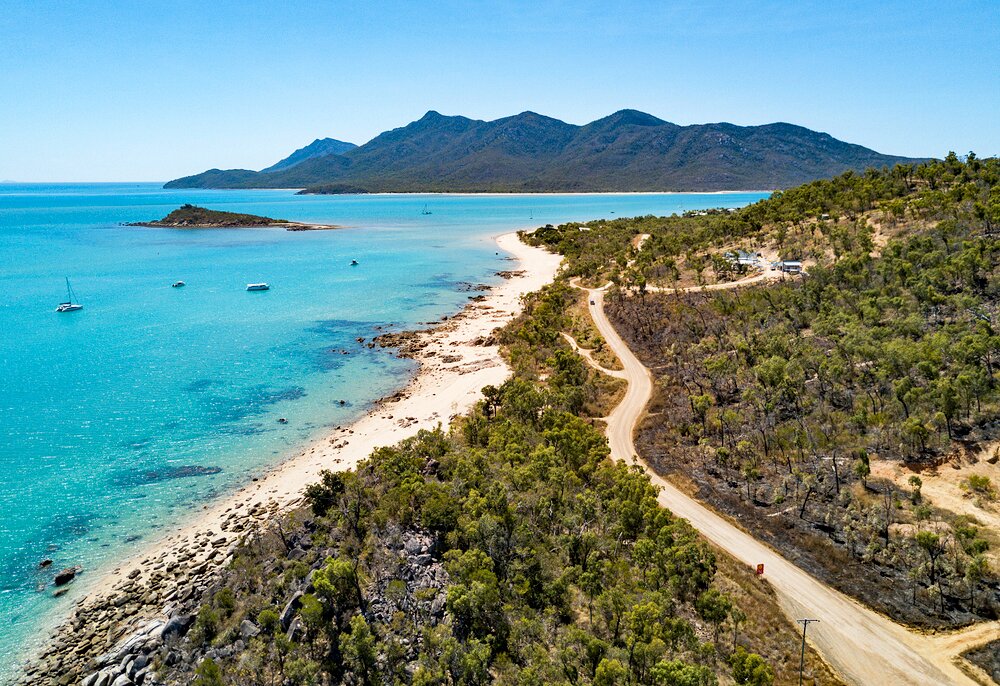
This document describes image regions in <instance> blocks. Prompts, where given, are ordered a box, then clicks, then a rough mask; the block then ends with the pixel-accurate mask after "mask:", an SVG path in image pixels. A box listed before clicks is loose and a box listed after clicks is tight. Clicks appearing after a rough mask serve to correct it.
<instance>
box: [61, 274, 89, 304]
mask: <svg viewBox="0 0 1000 686" xmlns="http://www.w3.org/2000/svg"><path fill="white" fill-rule="evenodd" d="M73 300H74V296H73V287H72V286H70V285H69V277H68V276H67V277H66V302H64V303H59V307H57V308H56V312H76V311H77V310H82V309H83V305H80V304H79V303H75V302H73Z"/></svg>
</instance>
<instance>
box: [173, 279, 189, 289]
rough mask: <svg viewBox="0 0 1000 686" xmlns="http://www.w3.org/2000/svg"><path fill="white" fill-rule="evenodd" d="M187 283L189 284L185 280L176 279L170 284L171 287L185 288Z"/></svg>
mask: <svg viewBox="0 0 1000 686" xmlns="http://www.w3.org/2000/svg"><path fill="white" fill-rule="evenodd" d="M186 285H187V284H185V283H184V282H183V281H174V282H173V283H172V284H170V287H171V288H183V287H184V286H186Z"/></svg>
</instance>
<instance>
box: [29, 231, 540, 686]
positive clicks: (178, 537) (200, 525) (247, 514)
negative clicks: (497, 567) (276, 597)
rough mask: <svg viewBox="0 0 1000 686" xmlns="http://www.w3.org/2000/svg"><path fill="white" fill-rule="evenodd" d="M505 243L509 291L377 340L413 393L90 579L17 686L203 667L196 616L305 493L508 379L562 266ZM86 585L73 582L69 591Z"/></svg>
mask: <svg viewBox="0 0 1000 686" xmlns="http://www.w3.org/2000/svg"><path fill="white" fill-rule="evenodd" d="M498 243H500V245H501V247H503V248H505V249H507V250H509V251H510V252H513V253H515V255H517V257H518V259H520V260H521V262H522V265H521V266H523V267H525V268H524V269H522V270H520V271H518V272H507V273H504V274H501V276H502V277H503V278H504V279H506V282H505V283H501V284H499V285H498V286H495V287H493V288H492V290H490V291H489V293H488V295H476V296H472V297H470V302H469V304H468V305H467V306H466V307H465V308H464V309H463V310H462V311H461V312H460V313H458V314H457V315H455V316H453V317H450V318H448V317H446V318H443V319H444V320H443V321H442V322H440V323H438V324H437V325H435V326H434V327H432V328H429V329H426V330H422V331H417V332H402V333H387V334H383V335H382V336H379V337H377V338H376V339H375V340H374V341H372V344H373V345H376V344H377V345H381V346H383V347H388V346H392V347H395V348H397V350H398V354H400V355H403V356H407V357H412V358H414V359H416V360H418V361H419V364H420V370H419V372H418V374H417V375H416V376H415V377H414V379H413V380H412V381H411V383H410V384H409V385H407V387H406V388H404V389H403V390H401V391H398V392H396V393H394V394H392V395H390V396H388V397H386V398H382V399H381V400H380V401H378V402H377V403H376V404H375V406H374V407H372V408H371V410H370V411H369V412H368V413H367V415H365V417H363V418H362V419H360V420H358V421H357V422H356V423H354V424H353V425H351V426H348V427H337V429H336V430H335V431H334V432H332V433H331V434H330V435H329V436H327V437H326V438H323V439H321V440H318V441H316V442H315V443H313V444H312V445H311V446H307V447H306V448H305V449H304V450H303V451H302V452H301V453H300V454H299V455H298V456H297V457H293V458H291V459H289V460H288V461H287V462H285V463H283V464H281V465H279V466H278V467H276V468H275V469H274V470H273V471H272V472H270V473H268V474H267V475H265V476H263V477H261V478H259V479H257V478H255V479H253V483H250V484H248V485H247V486H246V487H244V488H243V489H241V490H240V491H238V492H237V493H235V494H233V495H232V496H230V497H227V498H224V499H222V500H221V501H218V502H216V503H213V504H210V505H206V506H205V507H204V509H205V510H206V511H205V512H204V514H202V515H201V516H199V517H196V518H195V520H194V522H193V523H192V524H191V525H189V526H187V527H184V528H182V529H181V530H180V531H178V532H177V533H175V534H173V535H172V536H169V537H168V538H166V539H164V540H163V541H162V542H160V543H159V544H155V545H153V546H151V548H149V549H147V551H146V554H145V555H140V556H136V557H135V558H133V559H132V560H129V561H127V562H125V563H123V564H122V565H121V566H120V567H118V568H117V569H115V570H113V571H112V572H110V573H109V574H106V575H103V576H101V577H99V578H98V582H97V583H96V584H94V585H93V587H91V586H90V584H87V583H86V582H85V585H86V587H87V593H88V594H87V595H85V596H83V597H81V598H80V599H78V600H77V601H76V603H75V605H74V606H73V609H72V611H71V612H70V613H69V616H68V618H67V619H66V620H65V621H64V622H63V623H62V624H60V625H59V626H58V627H57V628H56V629H55V630H54V631H53V633H52V634H51V635H50V636H49V638H48V640H47V641H45V643H44V645H43V647H42V648H41V649H40V650H38V651H37V653H36V656H35V657H34V659H32V660H31V662H29V663H28V664H27V665H26V666H25V667H24V675H23V676H22V677H21V678H20V679H19V680H18V681H17V682H16V683H18V684H21V685H25V686H26V685H27V684H32V685H35V684H58V685H59V686H65V685H67V684H75V683H83V684H86V686H129V685H130V684H136V685H140V684H158V683H162V682H160V681H157V678H158V677H157V676H156V674H154V673H153V672H152V670H151V666H152V665H167V663H168V661H173V662H175V663H177V664H186V663H185V661H186V660H200V659H202V658H204V657H205V655H204V654H201V653H198V651H196V650H187V652H185V650H186V649H185V644H184V640H185V639H184V633H185V632H186V631H187V630H188V628H189V625H190V623H191V622H192V621H193V620H192V617H193V615H194V613H195V612H196V611H197V608H198V607H199V606H200V605H201V604H202V603H203V602H204V599H205V598H208V597H211V595H212V593H213V592H214V590H215V589H217V588H218V587H219V583H220V580H221V579H222V578H223V575H224V574H225V573H226V569H227V566H228V564H229V562H231V561H232V559H233V555H234V553H235V552H236V551H237V550H239V549H240V547H241V546H245V545H247V544H248V542H250V541H253V540H255V539H256V538H257V537H259V536H261V535H262V534H264V533H266V532H267V531H268V530H269V528H270V527H271V525H272V524H273V523H274V522H276V521H278V520H279V518H280V517H281V516H283V515H284V514H286V513H288V512H292V511H295V510H301V508H302V502H303V500H302V491H303V489H304V487H305V486H306V485H308V484H310V483H314V482H315V481H316V480H317V479H318V475H319V473H320V471H322V470H324V469H331V470H343V469H350V468H353V467H354V465H356V464H357V463H358V462H359V461H360V460H362V459H365V458H366V457H367V456H368V454H369V453H370V452H371V451H372V450H373V449H375V448H376V447H379V446H382V445H392V444H394V443H396V442H397V441H399V440H402V439H403V438H406V437H408V436H410V435H412V434H413V433H414V432H415V431H417V430H418V429H421V428H428V429H430V428H433V427H435V426H439V425H441V424H446V423H447V422H449V421H450V419H451V418H452V417H454V416H456V415H459V414H461V413H462V412H464V411H466V410H467V409H468V408H469V407H471V405H472V404H473V403H474V402H476V401H477V400H478V399H479V398H480V397H481V396H480V389H481V388H482V387H483V386H485V385H488V384H496V383H501V382H502V380H503V379H504V378H506V376H507V374H508V370H507V368H506V366H505V365H504V363H503V362H502V360H501V359H500V357H499V350H498V348H497V347H496V346H495V341H494V340H493V337H492V334H491V332H492V331H493V330H494V329H495V328H496V327H498V326H501V325H502V324H504V323H505V322H506V321H509V319H510V317H512V316H514V315H515V314H516V313H517V312H518V311H520V307H521V305H520V298H521V295H522V294H523V293H526V292H530V291H533V290H536V289H537V288H540V287H541V286H542V285H544V284H545V283H548V282H549V281H550V280H551V278H552V276H553V275H554V273H555V271H556V269H557V268H558V264H559V258H558V256H553V255H551V254H550V253H547V252H545V251H543V250H540V249H537V248H532V247H529V246H525V245H524V244H523V243H520V241H518V240H517V238H516V236H514V235H513V234H508V235H506V236H502V237H500V239H498ZM470 290H476V291H482V290H483V287H480V286H475V287H472V288H471V289H470ZM419 535H420V534H419V532H409V533H408V534H407V536H409V537H411V538H412V537H413V536H419ZM404 543H405V541H404ZM411 547H412V546H411ZM301 549H302V550H304V551H305V555H304V557H308V558H312V557H313V556H314V553H313V551H311V550H309V549H308V548H307V547H303V548H301ZM296 554H297V553H296ZM420 554H421V553H419V552H418V553H416V555H420ZM318 559H323V557H322V556H320V557H319V558H318ZM420 559H421V560H425V558H420ZM313 562H316V560H313ZM414 564H416V565H417V566H418V567H424V565H422V564H420V563H419V562H414ZM405 568H408V567H404V569H405ZM432 571H433V570H432ZM425 572H426V570H425V571H422V572H419V573H418V572H417V571H414V572H413V574H414V575H415V577H414V578H417V577H420V578H424V576H426V574H425ZM442 573H443V571H442ZM432 576H433V574H432ZM80 583H81V581H80V580H79V579H78V580H76V581H74V582H73V583H71V584H69V585H68V586H66V587H64V588H71V589H72V588H73V587H74V586H76V585H77V584H80ZM376 595H377V594H376ZM425 595H426V594H425ZM428 609H430V608H428ZM241 628H245V629H246V631H247V632H252V631H253V629H252V628H251V627H249V626H247V627H241ZM171 654H173V657H170V655H171Z"/></svg>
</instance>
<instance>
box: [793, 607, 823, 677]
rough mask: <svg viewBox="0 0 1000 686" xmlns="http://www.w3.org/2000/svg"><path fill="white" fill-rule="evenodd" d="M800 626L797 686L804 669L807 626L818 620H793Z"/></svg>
mask: <svg viewBox="0 0 1000 686" xmlns="http://www.w3.org/2000/svg"><path fill="white" fill-rule="evenodd" d="M795 621H796V622H798V623H799V624H801V625H802V653H801V655H800V656H799V686H802V672H803V671H804V670H805V668H806V628H807V627H808V626H809V623H810V622H818V621H819V620H818V619H797V620H795Z"/></svg>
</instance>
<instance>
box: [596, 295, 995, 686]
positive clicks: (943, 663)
mask: <svg viewBox="0 0 1000 686" xmlns="http://www.w3.org/2000/svg"><path fill="white" fill-rule="evenodd" d="M588 293H589V294H590V295H589V298H590V302H591V303H592V304H591V305H590V315H591V317H593V320H594V323H595V324H596V326H597V328H598V329H599V330H600V332H601V335H602V336H604V338H605V340H606V341H607V342H608V345H610V346H611V349H612V350H614V352H615V353H616V354H617V355H618V357H619V359H620V360H621V362H622V365H623V367H624V368H625V378H626V379H627V381H628V390H627V391H626V393H625V398H624V399H623V400H622V402H621V404H619V405H618V407H616V408H615V409H614V411H612V413H611V414H610V415H609V416H608V418H607V422H608V428H607V434H608V442H609V443H610V445H611V455H612V457H613V458H614V459H616V460H622V461H625V462H626V463H629V464H639V465H641V466H642V467H643V468H644V469H645V470H646V472H647V473H648V474H649V476H650V478H651V479H652V481H653V483H654V484H655V485H656V486H658V487H659V489H660V491H659V503H660V505H662V506H663V507H666V508H667V509H669V510H670V511H671V512H673V513H674V514H676V515H678V516H680V517H683V518H685V519H687V520H688V521H689V522H691V524H692V526H694V527H695V528H696V529H698V531H700V532H701V534H702V535H703V536H705V538H707V539H708V540H710V541H712V543H714V544H715V545H717V546H719V547H720V548H722V549H723V550H725V551H726V552H727V553H729V554H730V555H732V556H733V557H734V558H736V559H738V560H740V561H742V562H744V563H746V564H747V565H750V566H756V565H757V564H759V563H763V564H764V570H765V578H766V579H767V581H768V582H770V584H771V586H773V587H774V589H775V592H776V593H777V596H778V600H779V602H780V604H781V607H782V609H783V610H784V612H785V614H787V615H788V616H789V617H790V618H792V619H802V618H807V617H808V618H810V619H819V620H820V622H819V623H817V624H811V625H810V626H809V632H808V637H809V639H810V642H811V643H812V644H813V645H814V646H815V647H816V649H817V650H818V651H819V652H820V654H821V655H823V657H824V658H825V659H826V660H827V661H828V662H829V663H830V665H831V666H832V667H833V668H834V669H835V670H836V671H837V672H838V673H839V674H840V675H841V676H842V677H843V678H844V679H845V680H846V681H847V682H849V683H852V684H859V685H864V686H868V685H870V684H893V685H904V684H913V685H919V686H926V685H928V684H935V685H936V684H970V685H971V684H975V683H976V681H973V680H972V679H970V678H969V677H968V676H966V674H965V673H964V672H962V671H961V670H960V669H959V668H958V667H957V665H956V664H955V663H954V662H953V661H952V659H951V655H953V654H954V653H953V652H951V651H947V652H946V651H943V650H942V649H941V648H940V647H939V643H940V641H939V640H937V639H935V637H932V636H923V635H919V634H915V633H913V632H911V631H909V630H907V629H906V628H904V627H902V626H900V625H898V624H896V623H895V622H893V621H891V620H889V619H888V618H886V617H884V616H882V615H880V614H878V613H876V612H873V611H872V610H870V609H868V608H866V607H864V606H863V605H861V604H860V603H858V602H857V601H855V600H852V599H851V598H849V597H847V596H846V595H844V594H843V593H840V592H839V591H836V590H834V589H832V588H830V587H829V586H826V585H825V584H823V583H821V582H820V581H818V580H816V579H815V578H814V577H812V576H811V575H809V574H807V573H806V572H804V571H802V570H801V569H799V568H798V567H796V566H795V565H793V564H792V563H790V562H788V561H787V560H785V559H784V558H783V557H781V556H780V555H779V554H778V553H776V552H775V551H774V550H772V549H771V548H769V547H768V546H766V545H764V544H763V543H760V542H759V541H757V540H756V539H754V538H753V537H752V536H750V535H749V534H747V533H746V532H745V531H743V530H741V529H739V528H738V527H736V526H735V525H733V524H732V523H731V522H729V521H728V520H726V519H724V518H722V517H721V516H719V515H718V514H716V513H715V512H713V511H712V510H710V509H709V508H707V507H705V506H704V505H702V504H701V503H699V502H698V501H696V500H695V499H693V498H691V497H690V496H688V495H686V494H684V493H682V492H681V491H680V490H678V489H677V488H675V487H674V486H672V485H671V484H669V483H667V482H666V481H665V480H664V479H662V478H661V477H660V476H659V475H657V474H656V473H655V472H653V470H651V469H650V468H649V467H648V465H646V464H645V463H644V462H643V461H642V460H641V459H639V457H638V454H637V451H636V449H635V444H634V443H633V441H632V437H633V436H634V435H635V427H636V425H637V424H638V423H639V420H640V418H641V417H642V415H643V413H644V411H645V408H646V405H647V403H648V402H649V399H650V398H651V397H652V393H653V379H652V376H651V375H650V373H649V370H648V369H646V367H645V366H644V365H643V364H642V363H641V362H640V361H639V359H638V358H637V357H636V356H635V355H634V354H633V353H632V351H631V350H630V349H629V347H628V346H627V345H626V344H625V342H624V341H623V340H622V338H621V336H619V335H618V332H617V331H615V329H614V327H613V326H611V323H610V322H609V321H608V318H607V317H606V316H605V314H604V291H603V290H596V289H594V290H588ZM994 631H995V629H994Z"/></svg>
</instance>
